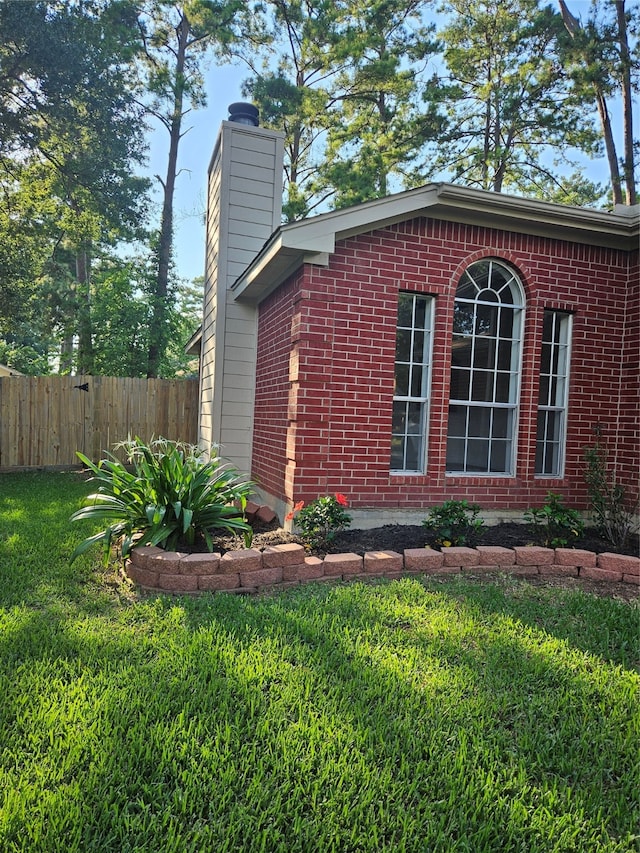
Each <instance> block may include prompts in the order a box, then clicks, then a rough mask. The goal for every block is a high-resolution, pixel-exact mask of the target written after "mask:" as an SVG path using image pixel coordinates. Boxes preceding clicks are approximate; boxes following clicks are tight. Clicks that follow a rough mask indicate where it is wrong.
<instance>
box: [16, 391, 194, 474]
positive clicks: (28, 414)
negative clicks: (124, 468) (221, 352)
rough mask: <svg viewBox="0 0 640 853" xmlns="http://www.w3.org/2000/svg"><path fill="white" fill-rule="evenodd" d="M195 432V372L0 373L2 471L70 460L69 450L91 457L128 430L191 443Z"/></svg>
mask: <svg viewBox="0 0 640 853" xmlns="http://www.w3.org/2000/svg"><path fill="white" fill-rule="evenodd" d="M83 386H84V387H86V389H87V390H83ZM197 434H198V381H197V380H196V379H181V380H173V379H123V378H114V377H111V376H6V377H0V470H2V471H7V470H15V469H19V468H42V467H60V468H64V467H69V466H76V465H79V464H80V463H79V461H78V457H77V456H76V450H81V451H82V452H83V453H84V454H86V456H88V457H89V458H90V459H92V460H93V461H98V460H99V459H100V458H101V456H102V455H103V452H104V451H105V450H109V451H113V445H114V443H115V442H116V441H120V440H122V439H125V438H127V436H129V435H131V436H136V435H138V436H140V438H142V439H144V440H149V439H150V438H152V437H154V436H155V437H156V438H157V437H159V436H163V437H164V438H171V439H180V440H182V441H187V442H191V443H195V442H196V441H197Z"/></svg>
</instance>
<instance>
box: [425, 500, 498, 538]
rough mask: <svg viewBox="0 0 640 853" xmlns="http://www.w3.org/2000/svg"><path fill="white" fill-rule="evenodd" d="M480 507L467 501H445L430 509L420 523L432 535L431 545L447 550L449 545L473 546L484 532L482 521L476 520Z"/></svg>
mask: <svg viewBox="0 0 640 853" xmlns="http://www.w3.org/2000/svg"><path fill="white" fill-rule="evenodd" d="M479 512H480V507H479V506H478V505H477V504H470V503H468V501H465V500H462V501H456V500H451V501H445V502H444V503H443V504H441V505H440V506H434V507H431V509H430V510H429V513H428V515H427V517H426V519H425V520H424V521H423V522H422V523H423V525H424V526H425V527H426V528H427V530H429V531H431V533H432V534H433V537H434V539H433V544H434V545H438V546H442V547H445V548H448V547H449V546H451V545H456V546H458V545H473V544H475V542H477V541H478V539H479V538H480V537H481V536H482V533H483V532H484V521H482V519H481V518H478V513H479Z"/></svg>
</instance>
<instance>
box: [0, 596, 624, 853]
mask: <svg viewBox="0 0 640 853" xmlns="http://www.w3.org/2000/svg"><path fill="white" fill-rule="evenodd" d="M22 614H23V618H22V622H16V623H15V625H14V629H13V630H12V631H8V632H5V634H4V638H3V640H4V645H3V648H2V660H3V661H4V662H5V663H4V666H3V671H4V673H5V676H6V681H5V685H4V687H5V695H4V698H5V701H4V704H3V710H2V716H3V731H4V732H5V733H6V735H5V740H4V748H5V753H4V754H5V762H8V764H7V765H6V768H5V769H7V768H10V767H11V766H13V765H12V760H15V766H16V767H18V766H20V773H19V774H15V775H14V774H12V773H11V772H10V771H9V773H8V781H9V783H10V786H9V787H10V790H11V793H10V794H9V795H8V807H7V809H6V810H5V811H6V814H7V815H8V817H7V818H6V820H5V823H4V825H3V826H4V829H3V830H1V832H2V833H3V834H4V840H5V842H7V841H12V842H15V841H16V839H19V840H22V842H23V843H25V844H27V846H26V847H23V848H22V849H28V848H29V844H31V849H41V850H50V849H51V850H53V849H67V850H116V849H117V850H133V849H162V850H173V849H175V850H191V849H193V850H198V849H216V850H260V849H265V850H283V851H284V850H287V851H308V850H321V851H324V850H327V851H328V850H354V851H355V850H370V851H374V850H380V849H393V850H417V849H421V850H422V849H428V850H433V851H438V850H441V851H457V850H459V851H462V850H473V851H499V850H504V851H507V850H513V851H515V850H527V851H551V850H565V849H566V850H569V849H576V850H577V849H584V850H587V849H598V850H610V851H614V850H616V851H618V850H619V851H623V850H626V849H631V848H630V847H629V846H624V845H628V843H629V838H630V833H632V832H633V827H634V826H635V825H636V823H635V821H636V817H637V814H636V813H635V812H636V799H635V797H634V790H633V789H634V783H633V767H634V761H635V760H636V749H635V744H636V743H637V741H636V740H635V739H634V738H633V727H634V726H637V707H636V708H635V711H634V703H635V697H634V692H633V686H634V683H635V687H636V688H637V679H635V681H634V678H633V676H632V674H630V673H622V672H621V670H619V669H617V668H615V667H610V666H607V665H606V664H604V663H603V662H602V661H599V660H597V659H596V658H593V657H590V656H587V655H579V654H578V653H577V652H576V651H575V650H571V649H570V648H568V646H567V644H566V643H563V642H560V641H558V640H556V639H553V638H552V637H550V636H549V635H548V634H547V633H546V632H545V631H543V630H540V629H537V628H533V627H529V628H527V629H526V630H525V629H523V628H522V626H521V625H519V624H518V623H517V622H516V621H515V620H514V619H512V618H511V616H507V615H505V614H503V613H498V612H493V613H487V612H486V611H482V609H481V608H479V607H478V606H477V605H476V604H472V605H468V604H466V603H465V602H464V601H462V600H460V599H459V598H458V597H456V596H454V595H451V594H450V593H449V592H448V591H446V590H441V591H438V592H436V591H432V590H427V589H425V588H424V586H422V585H421V584H420V583H419V582H418V581H415V580H407V581H401V582H397V583H395V584H380V585H370V586H364V585H361V584H355V585H352V586H348V587H347V586H345V587H343V586H336V587H332V588H328V587H326V586H325V587H317V588H307V589H305V590H295V591H292V592H290V593H288V594H284V595H281V596H278V597H274V598H271V599H266V598H265V599H250V600H248V599H238V598H233V597H230V596H219V597H217V598H209V597H207V598H204V599H197V600H196V599H187V598H181V599H170V598H157V599H155V600H148V601H146V602H141V603H140V604H139V605H136V606H135V607H132V608H129V609H128V610H127V611H126V612H124V611H123V612H122V614H121V615H120V619H119V620H118V621H117V622H114V621H113V620H111V619H107V618H104V617H95V616H94V617H86V616H82V615H81V614H76V616H75V618H74V617H72V616H69V615H66V616H65V615H64V614H58V616H56V615H55V614H53V615H52V614H45V613H41V612H27V611H22ZM18 615H19V614H16V618H17V616H18ZM634 714H635V716H634ZM636 733H637V729H636ZM26 744H28V745H29V746H28V749H27V751H26V753H25V752H24V749H25V745H26ZM12 757H13V758H12ZM25 765H26V766H25ZM5 775H6V774H5ZM1 838H2V835H0V839H1ZM54 839H57V840H55V843H54ZM616 839H618V841H619V842H620V844H619V845H618V841H617V840H616ZM56 845H57V846H56ZM598 845H599V846H598ZM17 849H20V848H17Z"/></svg>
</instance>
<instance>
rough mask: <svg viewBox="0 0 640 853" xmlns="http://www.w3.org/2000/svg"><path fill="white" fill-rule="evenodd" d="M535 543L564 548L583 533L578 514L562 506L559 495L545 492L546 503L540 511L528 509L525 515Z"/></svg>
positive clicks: (582, 524)
mask: <svg viewBox="0 0 640 853" xmlns="http://www.w3.org/2000/svg"><path fill="white" fill-rule="evenodd" d="M524 517H525V521H527V522H528V523H529V524H530V525H531V526H532V529H533V536H534V537H535V539H536V541H537V542H540V544H542V545H545V546H546V547H547V548H566V547H567V546H568V545H570V544H571V543H572V542H575V540H576V539H578V538H579V537H580V536H582V533H583V531H584V523H583V521H582V518H581V517H580V513H579V512H578V511H577V510H575V509H569V508H568V507H566V506H565V505H564V499H563V498H562V496H561V495H557V494H555V493H554V492H547V502H546V503H545V505H544V506H543V507H541V508H540V509H528V510H527V511H526V512H525V514H524Z"/></svg>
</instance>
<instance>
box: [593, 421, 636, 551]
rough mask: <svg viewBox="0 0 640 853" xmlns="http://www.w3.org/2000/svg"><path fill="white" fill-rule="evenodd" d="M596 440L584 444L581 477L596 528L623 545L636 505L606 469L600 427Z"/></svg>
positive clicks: (605, 452)
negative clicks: (592, 443) (583, 480)
mask: <svg viewBox="0 0 640 853" xmlns="http://www.w3.org/2000/svg"><path fill="white" fill-rule="evenodd" d="M595 433H596V442H595V444H594V445H593V446H591V447H585V448H584V458H585V462H586V468H585V471H584V479H585V482H586V484H587V489H588V490H589V499H590V501H591V508H592V510H593V515H594V520H595V523H596V526H597V528H598V531H599V532H600V534H601V535H602V536H604V538H605V539H606V540H607V541H608V542H610V543H611V544H612V545H613V546H614V548H624V547H625V545H626V544H627V539H628V538H629V536H630V535H631V533H632V532H633V529H634V526H635V513H636V511H637V509H638V501H636V502H635V505H633V504H632V502H631V501H629V499H628V497H627V494H626V491H625V488H624V486H623V485H621V484H620V483H618V482H617V480H616V476H615V472H613V471H611V470H610V469H609V463H608V460H607V451H606V448H605V447H604V446H603V445H602V444H601V443H600V441H599V436H600V430H599V429H598V428H596V429H595Z"/></svg>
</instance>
